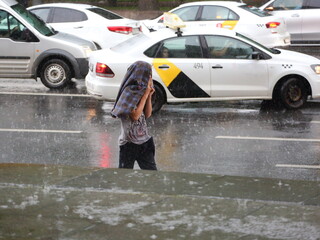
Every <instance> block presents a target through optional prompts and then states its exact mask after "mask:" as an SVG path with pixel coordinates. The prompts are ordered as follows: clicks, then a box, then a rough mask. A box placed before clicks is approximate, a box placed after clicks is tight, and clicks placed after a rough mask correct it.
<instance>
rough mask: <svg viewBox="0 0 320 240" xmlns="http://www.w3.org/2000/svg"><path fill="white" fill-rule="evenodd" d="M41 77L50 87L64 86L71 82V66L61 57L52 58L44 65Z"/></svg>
mask: <svg viewBox="0 0 320 240" xmlns="http://www.w3.org/2000/svg"><path fill="white" fill-rule="evenodd" d="M40 79H41V82H42V83H43V84H44V85H45V86H46V87H48V88H52V89H59V88H64V87H65V86H67V85H68V84H69V83H70V82H71V70H70V67H69V65H68V64H67V63H66V62H65V61H63V60H61V59H51V60H49V61H47V62H45V63H44V64H43V65H42V67H41V70H40Z"/></svg>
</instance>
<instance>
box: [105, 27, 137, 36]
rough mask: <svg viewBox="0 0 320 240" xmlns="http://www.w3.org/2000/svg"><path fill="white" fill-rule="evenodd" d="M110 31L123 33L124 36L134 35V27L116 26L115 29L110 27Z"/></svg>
mask: <svg viewBox="0 0 320 240" xmlns="http://www.w3.org/2000/svg"><path fill="white" fill-rule="evenodd" d="M108 29H109V31H111V32H116V33H123V34H130V33H132V27H126V26H114V27H108Z"/></svg>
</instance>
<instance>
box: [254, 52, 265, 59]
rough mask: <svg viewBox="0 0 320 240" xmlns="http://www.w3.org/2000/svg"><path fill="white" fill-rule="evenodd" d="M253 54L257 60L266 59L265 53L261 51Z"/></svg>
mask: <svg viewBox="0 0 320 240" xmlns="http://www.w3.org/2000/svg"><path fill="white" fill-rule="evenodd" d="M251 56H252V59H255V60H260V59H264V57H263V55H262V54H261V53H259V52H253V53H252V54H251Z"/></svg>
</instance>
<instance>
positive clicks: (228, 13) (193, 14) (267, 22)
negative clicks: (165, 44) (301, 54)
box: [141, 1, 290, 47]
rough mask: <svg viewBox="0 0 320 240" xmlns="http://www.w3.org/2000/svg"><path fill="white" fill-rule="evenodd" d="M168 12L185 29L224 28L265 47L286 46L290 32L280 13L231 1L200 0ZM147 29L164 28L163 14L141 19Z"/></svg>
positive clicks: (288, 42)
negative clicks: (270, 12)
mask: <svg viewBox="0 0 320 240" xmlns="http://www.w3.org/2000/svg"><path fill="white" fill-rule="evenodd" d="M169 12H171V13H174V14H176V15H178V16H179V17H180V18H181V19H182V20H183V21H184V22H185V24H186V26H187V27H188V28H192V27H193V28H199V27H201V28H205V29H208V30H210V29H213V28H216V27H218V28H226V29H229V30H234V31H236V32H238V33H241V34H243V35H246V36H248V37H250V38H251V39H254V40H255V41H257V42H259V43H261V44H263V45H265V46H267V47H275V46H287V45H289V44H290V34H289V32H288V31H287V27H286V23H285V21H284V20H283V19H282V17H281V16H272V15H271V14H269V13H268V12H266V11H263V10H260V9H258V8H256V7H252V6H249V5H246V4H244V3H239V2H234V1H202V2H191V3H185V4H181V5H180V6H178V7H176V8H174V9H172V10H170V11H169ZM141 22H142V23H143V24H144V25H145V26H146V27H147V28H149V29H154V30H157V29H159V28H164V27H165V26H164V25H163V15H161V16H160V17H158V18H156V19H153V20H143V21H141Z"/></svg>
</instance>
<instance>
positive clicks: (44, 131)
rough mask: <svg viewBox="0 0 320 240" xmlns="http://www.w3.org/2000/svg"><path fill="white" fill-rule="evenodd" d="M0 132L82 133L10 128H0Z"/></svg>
mask: <svg viewBox="0 0 320 240" xmlns="http://www.w3.org/2000/svg"><path fill="white" fill-rule="evenodd" d="M0 132H33V133H82V131H68V130H47V129H11V128H0Z"/></svg>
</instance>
